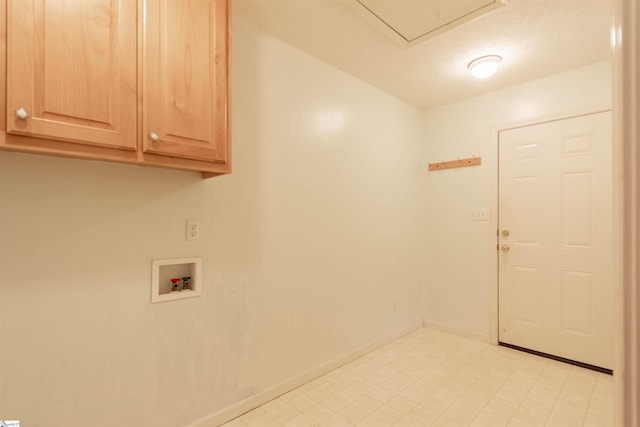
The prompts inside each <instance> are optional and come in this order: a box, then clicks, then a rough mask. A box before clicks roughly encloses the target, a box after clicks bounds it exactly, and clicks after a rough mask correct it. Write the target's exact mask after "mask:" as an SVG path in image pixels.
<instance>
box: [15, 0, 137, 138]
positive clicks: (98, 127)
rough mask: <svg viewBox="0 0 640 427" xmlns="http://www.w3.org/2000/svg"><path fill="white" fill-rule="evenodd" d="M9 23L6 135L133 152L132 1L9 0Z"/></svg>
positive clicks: (133, 32)
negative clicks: (20, 113) (21, 112)
mask: <svg viewBox="0 0 640 427" xmlns="http://www.w3.org/2000/svg"><path fill="white" fill-rule="evenodd" d="M7 25H8V28H7V39H8V40H7V41H8V43H7V132H8V133H15V134H25V135H31V136H38V137H44V138H51V139H60V140H65V141H73V142H80V143H84V144H89V145H97V146H106V147H114V148H121V149H128V150H135V148H136V145H137V144H136V5H135V2H134V1H131V0H86V1H77V0H11V1H9V2H8V16H7ZM20 108H22V109H24V110H25V112H26V113H27V114H28V117H26V118H24V119H20V118H19V117H18V116H17V115H16V110H18V109H20Z"/></svg>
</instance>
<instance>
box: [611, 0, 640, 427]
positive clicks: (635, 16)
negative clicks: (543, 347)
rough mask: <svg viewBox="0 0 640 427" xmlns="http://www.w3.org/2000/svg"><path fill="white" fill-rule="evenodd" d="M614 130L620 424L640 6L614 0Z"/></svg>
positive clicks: (631, 285)
mask: <svg viewBox="0 0 640 427" xmlns="http://www.w3.org/2000/svg"><path fill="white" fill-rule="evenodd" d="M613 29H614V32H613V34H612V35H613V36H614V37H612V42H613V44H614V53H615V57H614V72H613V117H614V122H613V132H614V141H613V143H614V164H613V168H614V169H613V171H614V177H615V180H616V181H615V184H614V187H615V193H614V196H615V197H616V205H619V206H621V209H620V211H619V212H618V215H616V217H615V218H616V221H615V222H616V223H617V224H618V227H617V228H616V231H615V237H618V239H617V240H616V241H615V243H616V245H615V250H616V253H615V255H616V258H618V259H620V260H621V261H620V265H616V271H615V273H617V275H616V282H617V283H619V284H620V286H619V292H618V295H617V296H618V299H617V301H616V309H617V311H618V312H619V313H620V316H619V317H618V322H619V324H618V327H617V328H616V330H617V331H616V335H617V342H618V345H617V353H618V360H617V364H616V365H617V366H616V367H617V372H618V373H617V375H614V380H615V386H616V387H615V388H616V395H615V399H614V402H615V420H616V425H618V426H632V425H633V426H636V425H639V423H640V359H639V356H640V326H639V324H638V322H640V313H638V310H640V289H639V288H640V283H639V282H640V259H639V258H640V195H639V194H638V192H639V191H640V186H639V185H638V180H640V148H639V147H638V145H639V144H640V123H639V122H638V117H639V116H640V85H639V84H638V80H639V79H640V54H639V52H640V42H639V41H638V37H639V36H640V5H639V4H638V2H637V1H636V0H616V2H615V4H614V27H613Z"/></svg>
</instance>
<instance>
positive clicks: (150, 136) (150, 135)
mask: <svg viewBox="0 0 640 427" xmlns="http://www.w3.org/2000/svg"><path fill="white" fill-rule="evenodd" d="M149 138H150V139H151V140H152V141H153V142H156V141H158V140H160V137H159V136H158V134H157V133H155V132H151V133H150V134H149Z"/></svg>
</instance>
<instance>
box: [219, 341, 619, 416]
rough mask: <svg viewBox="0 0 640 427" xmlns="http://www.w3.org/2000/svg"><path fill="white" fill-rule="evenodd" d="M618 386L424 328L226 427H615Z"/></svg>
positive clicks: (580, 371) (551, 363)
mask: <svg viewBox="0 0 640 427" xmlns="http://www.w3.org/2000/svg"><path fill="white" fill-rule="evenodd" d="M613 390H614V384H613V377H612V376H610V375H606V374H601V373H597V372H594V371H588V370H585V369H582V368H579V367H575V366H571V365H566V364H564V363H560V362H557V361H553V360H548V359H544V358H540V357H537V356H533V355H530V354H527V353H522V352H519V351H515V350H512V349H508V348H504V347H496V346H490V345H488V344H484V343H481V342H477V341H472V340H468V339H466V338H463V337H459V336H454V335H448V334H445V333H443V332H439V331H434V330H430V329H421V330H419V331H416V332H414V333H412V334H410V335H408V336H406V337H403V338H402V339H400V340H398V341H396V342H394V343H391V344H389V345H387V346H385V347H382V348H380V349H378V350H376V351H374V352H371V353H369V354H367V355H364V356H363V357H361V358H359V359H357V360H355V361H353V362H351V363H349V364H347V365H345V366H343V367H340V368H338V369H336V370H334V371H332V372H330V373H328V374H327V375H323V376H321V377H319V378H316V379H314V380H313V381H311V382H309V383H308V384H305V385H303V386H301V387H299V388H297V389H295V390H293V391H291V392H289V393H286V394H284V395H282V396H280V397H279V398H277V399H274V400H272V401H270V402H268V403H266V404H265V405H263V406H262V407H260V408H257V409H255V410H253V411H251V412H249V413H247V414H244V415H242V416H241V417H239V418H237V419H235V420H233V421H232V422H230V423H227V424H226V425H224V427H283V426H284V427H307V426H317V427H348V426H357V427H391V426H396V427H422V426H436V427H438V426H439V427H446V426H453V427H458V426H472V427H500V426H514V427H529V426H532V427H535V426H545V425H546V426H551V427H552V426H556V427H558V426H565V427H580V426H583V427H610V426H611V425H612V423H613Z"/></svg>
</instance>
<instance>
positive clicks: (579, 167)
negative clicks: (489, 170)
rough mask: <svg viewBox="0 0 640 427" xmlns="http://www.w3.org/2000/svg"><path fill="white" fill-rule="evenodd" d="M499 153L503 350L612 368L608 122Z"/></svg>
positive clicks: (571, 127)
mask: <svg viewBox="0 0 640 427" xmlns="http://www.w3.org/2000/svg"><path fill="white" fill-rule="evenodd" d="M499 144H500V159H499V167H500V170H499V193H500V194H499V227H500V232H499V235H498V242H499V247H500V255H499V324H500V330H499V339H500V341H501V342H504V343H508V344H513V345H516V346H519V347H524V348H528V349H532V350H537V351H540V352H543V353H548V354H552V355H554V356H560V357H563V358H566V359H571V360H576V361H579V362H583V363H587V364H590V365H595V366H599V367H602V368H608V369H611V368H613V364H614V357H613V356H614V342H613V337H614V333H613V331H614V326H613V324H614V315H613V306H614V304H613V298H614V285H613V241H612V239H613V237H612V236H613V213H612V207H613V198H612V197H613V196H612V194H611V188H612V186H613V184H612V182H613V175H612V160H611V159H612V155H611V153H612V148H611V147H612V145H611V144H612V135H611V113H610V112H603V113H598V114H590V115H584V116H579V117H574V118H570V119H565V120H557V121H551V122H546V123H542V124H537V125H532V126H526V127H521V128H517V129H511V130H506V131H501V132H500V141H499Z"/></svg>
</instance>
